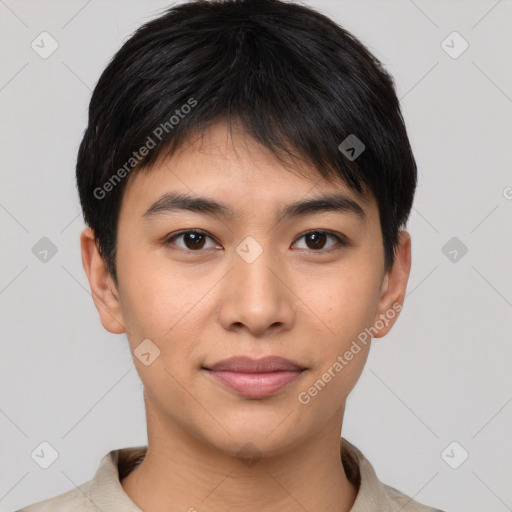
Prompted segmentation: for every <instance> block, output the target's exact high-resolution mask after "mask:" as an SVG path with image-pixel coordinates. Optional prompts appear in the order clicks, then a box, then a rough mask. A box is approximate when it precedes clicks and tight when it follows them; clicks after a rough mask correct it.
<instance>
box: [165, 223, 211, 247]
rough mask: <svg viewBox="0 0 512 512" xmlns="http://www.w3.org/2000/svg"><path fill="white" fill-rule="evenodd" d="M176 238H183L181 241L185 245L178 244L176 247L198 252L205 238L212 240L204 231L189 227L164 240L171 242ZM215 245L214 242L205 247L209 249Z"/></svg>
mask: <svg viewBox="0 0 512 512" xmlns="http://www.w3.org/2000/svg"><path fill="white" fill-rule="evenodd" d="M178 238H183V243H184V244H185V247H182V246H180V245H178V247H180V248H181V249H185V250H187V251H192V252H199V250H200V249H203V248H204V247H205V240H206V239H207V238H209V239H210V240H213V239H212V237H211V236H209V235H207V234H206V233H205V232H204V231H200V230H197V229H189V230H188V231H181V232H180V233H176V234H174V235H172V236H171V237H169V238H167V239H166V241H165V242H166V243H171V242H174V240H177V239H178ZM215 247H216V245H215V244H214V245H213V247H206V248H207V249H210V248H215Z"/></svg>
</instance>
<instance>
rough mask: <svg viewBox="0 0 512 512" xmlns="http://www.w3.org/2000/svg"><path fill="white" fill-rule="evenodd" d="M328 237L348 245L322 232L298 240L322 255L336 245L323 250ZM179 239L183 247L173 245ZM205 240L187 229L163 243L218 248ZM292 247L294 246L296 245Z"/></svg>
mask: <svg viewBox="0 0 512 512" xmlns="http://www.w3.org/2000/svg"><path fill="white" fill-rule="evenodd" d="M329 237H330V238H332V239H334V240H335V241H336V242H338V244H339V245H341V246H346V245H348V243H347V242H346V240H345V239H344V238H343V237H341V236H338V235H335V234H334V233H330V232H329V231H324V230H315V231H308V232H307V233H304V234H303V235H301V236H300V237H299V240H300V239H301V238H304V239H305V240H306V247H305V249H307V250H308V249H309V250H310V251H313V252H317V253H323V252H330V251H331V250H332V247H333V246H335V245H336V244H333V246H331V247H329V248H327V249H325V248H324V246H325V242H326V240H327V239H328V238H329ZM179 238H183V244H184V246H181V245H179V244H176V243H175V241H176V240H178V239H179ZM207 239H210V240H212V241H213V238H212V237H211V236H210V235H208V234H207V233H206V232H204V231H201V230H198V229H189V230H187V231H180V232H178V233H175V234H173V235H172V236H170V237H168V238H167V239H166V240H165V243H166V244H173V245H176V246H177V247H179V248H180V249H184V250H186V251H189V252H201V249H215V248H216V247H218V246H217V245H216V244H215V243H213V245H211V246H210V247H208V246H207V243H206V240H207ZM294 245H296V243H295V244H294ZM299 249H304V247H299Z"/></svg>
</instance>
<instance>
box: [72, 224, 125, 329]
mask: <svg viewBox="0 0 512 512" xmlns="http://www.w3.org/2000/svg"><path fill="white" fill-rule="evenodd" d="M80 247H81V252H82V265H83V267H84V270H85V273H86V275H87V279H88V281H89V286H90V288H91V294H92V298H93V301H94V305H95V306H96V309H97V310H98V313H99V315H100V321H101V324H102V325H103V327H104V328H105V329H106V330H107V331H109V332H111V333H114V334H122V333H124V332H126V329H125V326H124V322H123V318H122V313H121V305H120V302H119V294H118V292H117V290H116V288H115V285H114V283H113V281H112V278H111V276H110V274H109V272H108V270H107V268H106V265H105V262H104V260H103V258H102V257H101V255H100V253H99V250H98V247H97V245H96V239H95V236H94V231H93V230H92V229H91V228H89V227H87V228H85V229H84V230H83V231H82V233H81V235H80Z"/></svg>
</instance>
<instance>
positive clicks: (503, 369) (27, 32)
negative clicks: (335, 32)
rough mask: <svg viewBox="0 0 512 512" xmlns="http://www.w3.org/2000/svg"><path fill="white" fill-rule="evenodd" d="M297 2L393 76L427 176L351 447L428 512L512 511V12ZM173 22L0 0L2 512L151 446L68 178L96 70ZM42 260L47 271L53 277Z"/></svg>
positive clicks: (139, 9) (140, 5)
mask: <svg viewBox="0 0 512 512" xmlns="http://www.w3.org/2000/svg"><path fill="white" fill-rule="evenodd" d="M305 3H306V4H307V5H311V6H313V7H316V8H318V9H319V10H320V11H321V12H323V13H325V14H327V15H329V16H331V17H332V18H334V19H335V20H336V21H337V22H338V23H340V24H341V25H342V26H343V27H345V28H346V29H348V30H349V31H351V32H352V33H353V34H355V35H356V36H357V37H359V38H360V39H361V40H362V42H363V43H365V44H366V45H367V46H368V47H369V49H370V50H371V51H372V52H373V53H374V54H375V55H376V56H377V57H378V58H379V59H380V60H381V61H382V62H383V64H384V65H385V67H386V68H387V69H388V70H389V71H390V72H391V74H392V75H393V77H394V79H395V82H396V87H397V92H398V96H399V98H400V99H401V103H402V109H403V114H404V118H405V121H406V124H407V128H408V133H409V137H410V140H411V143H412V147H413V150H414V153H415V157H416V160H417V163H418V167H419V186H418V191H417V195H416V199H415V203H414V209H413V211H412V214H411V218H410V222H409V231H410V233H411V235H412V238H413V262H412V271H411V277H410V280H409V287H408V293H407V297H406V300H405V306H404V309H403V311H402V313H401V315H400V318H399V320H398V322H397V324H396V325H395V327H394V329H393V330H392V331H391V333H390V334H389V335H388V336H386V337H385V338H382V339H378V340H375V342H374V344H373V346H372V350H371V353H370V357H369V360H368V363H367V366H366V368H365V370H364V372H363V375H362V377H361V379H360V381H359V382H358V384H357V386H356V388H355V390H354V392H353V394H352V395H351V396H350V397H349V400H348V406H347V411H346V416H345V423H344V428H343V435H344V436H345V437H346V438H347V439H349V440H350V441H351V442H353V443H354V444H356V445H357V446H358V447H359V448H360V449H361V450H362V451H363V453H364V454H365V455H366V456H367V458H368V459H369V460H370V461H371V463H372V464H373V465H374V467H375V469H376V471H377V474H378V476H379V478H380V479H381V480H382V481H384V482H386V483H388V484H390V485H392V486H394V487H397V488H399V489H400V490H402V491H403V492H405V493H406V494H408V495H410V496H413V497H415V499H417V500H418V501H420V502H424V503H426V504H429V505H431V506H437V507H439V508H442V509H444V510H446V511H447V512H450V511H453V512H463V511H464V512H467V511H474V512H477V511H479V512H502V511H503V512H505V511H507V510H512V487H511V485H510V482H511V481H512V480H511V477H512V471H511V466H512V437H511V435H510V432H511V428H510V427H511V419H512V403H511V401H512V385H511V384H512V372H511V361H512V357H511V356H512V343H511V327H512V325H511V324H512V286H511V282H512V279H511V277H512V265H511V264H510V262H511V261H512V230H511V218H512V173H511V164H512V152H511V142H512V129H511V127H512V122H511V119H512V118H511V113H512V70H511V66H510V63H511V62H512V31H511V30H510V27H511V21H512V5H511V2H510V0H502V1H495V0H493V1H487V0H480V1H467V0H464V1H448V0H445V1H435V2H434V1H426V0H422V1H420V0H415V1H412V0H410V1H409V0H393V1H390V0H387V1H383V0H377V1H369V0H358V1H335V0H324V1H313V0H309V1H307V2H305ZM169 5H170V4H169V3H167V2H164V1H144V2H143V1H127V0H124V1H122V2H121V1H105V0H92V1H85V0H84V1H40V0H39V1H28V0H26V1H20V0H17V1H15V0H0V52H1V61H0V62H1V64H0V108H1V116H2V117H1V126H0V130H1V132H0V141H1V151H0V172H1V179H0V245H1V247H2V251H1V268H0V312H1V352H0V354H1V355H0V397H1V403H0V433H1V435H0V439H1V446H0V450H1V452H0V453H1V457H0V510H1V511H7V512H11V511H13V510H16V509H17V508H20V507H21V506H25V505H27V504H29V503H33V502H36V501H40V500H42V499H45V498H49V497H51V496H54V495H56V494H60V493H62V492H65V491H68V490H70V489H71V488H73V487H74V486H75V485H79V484H81V483H83V482H85V481H87V480H89V479H91V478H92V476H93V475H94V472H95V471H96V469H97V466H98V464H99V461H100V459H101V457H103V455H105V454H106V453H107V452H108V451H110V450H112V449H115V448H121V447H125V446H135V445H140V444H146V442H147V437H146V427H145V416H144V409H143V401H142V385H141V383H140V380H139V378H138V375H137V373H136V371H135V368H134V366H133V362H132V359H131V354H130V351H129V349H128V344H127V340H126V337H125V335H113V334H110V333H108V332H106V331H105V330H104V329H103V328H102V326H101V324H100V322H99V318H98V315H97V312H96V309H95V307H94V305H93V302H92V299H91V296H90V292H89V285H88V282H87V279H86V276H85V273H84V271H83V268H82V263H81V257H80V251H79V234H80V232H81V230H82V229H83V227H84V224H83V221H82V218H81V213H80V209H79V203H78V195H77V191H76V188H75V181H74V180H75V177H74V165H75V158H76V152H77V149H78V145H79V143H80V140H81V137H82V134H83V131H84V129H85V127H86V116H87V107H88V102H89V99H90V95H91V91H92V89H93V88H94V85H95V84H96V81H97V80H98V78H99V76H100V74H101V72H102V70H103V69H104V67H105V66H106V64H107V63H108V61H109V60H110V58H111V57H112V56H113V54H114V53H115V52H116V51H117V50H118V49H119V48H120V47H121V45H122V43H123V42H124V41H125V40H126V39H127V37H128V36H129V35H130V34H131V33H132V32H133V31H134V30H135V29H136V28H137V27H138V26H140V25H141V24H142V23H144V22H146V21H148V20H149V19H152V18H154V17H155V16H157V15H158V14H159V13H161V12H162V11H163V10H164V9H165V8H167V7H168V6H169ZM42 32H48V34H49V35H50V36H51V38H52V39H53V40H55V41H56V42H57V44H58V48H57V49H56V50H55V51H54V52H53V53H52V55H50V56H49V57H47V58H42V57H41V56H40V54H39V53H37V52H36V51H35V50H34V49H33V47H32V46H31V45H32V42H33V41H34V40H36V41H37V40H38V39H37V38H38V37H42V36H40V34H41V33H42ZM453 32H457V34H453ZM44 37H46V38H48V36H44ZM46 41H48V42H51V40H50V39H46ZM443 41H444V42H443ZM53 44H55V43H53ZM466 45H467V48H466ZM46 48H47V49H48V48H51V47H50V45H49V44H47V45H46ZM44 237H46V238H47V239H49V240H50V241H51V244H49V242H48V240H43V241H41V239H42V238H44ZM37 244H47V245H46V246H45V247H48V246H49V247H53V253H55V254H53V253H52V250H51V249H50V252H49V256H48V259H47V261H46V262H44V261H41V260H40V258H39V257H37V248H38V247H40V246H38V245H37ZM447 244H448V245H447ZM34 247H35V249H34ZM55 251H56V252H55ZM42 442H48V443H50V444H51V445H52V446H53V447H54V448H55V450H56V451H57V452H58V459H57V460H56V461H55V462H54V464H52V465H51V466H50V467H49V468H48V469H42V468H41V467H40V466H39V465H37V464H36V463H35V462H34V460H33V459H32V457H31V453H33V451H34V450H35V449H36V448H37V447H38V446H39V445H40V444H41V443H42ZM454 442H455V443H456V444H452V443H454ZM447 447H448V449H447V451H445V449H446V448H447ZM443 453H444V456H443ZM466 453H467V454H468V456H467V459H466V460H465V461H464V462H463V463H460V462H461V460H463V459H464V457H465V456H466ZM447 455H448V457H447ZM446 461H449V462H450V464H451V466H456V465H458V467H457V468H456V469H454V468H453V467H451V466H450V465H449V464H448V463H447V462H446ZM311 512H313V511H311Z"/></svg>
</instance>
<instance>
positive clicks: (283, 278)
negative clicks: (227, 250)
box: [219, 250, 296, 337]
mask: <svg viewBox="0 0 512 512" xmlns="http://www.w3.org/2000/svg"><path fill="white" fill-rule="evenodd" d="M287 281H289V279H287V273H286V271H285V269H284V268H282V265H281V264H280V263H279V262H277V261H276V258H273V257H272V255H271V254H270V252H269V251H266V250H263V252H262V253H261V254H260V255H259V256H258V257H257V258H256V259H255V260H254V261H251V260H250V259H246V258H244V257H242V256H240V255H239V254H238V253H237V254H235V255H234V258H233V266H232V267H231V271H230V272H228V274H227V275H226V276H225V278H224V279H223V280H222V283H221V287H220V288H219V289H220V306H219V321H220V323H221V325H222V326H223V328H224V329H226V330H229V331H233V330H244V329H245V330H247V331H249V332H250V334H251V335H252V336H253V337H261V336H268V335H269V334H274V335H275V334H276V333H277V332H278V331H285V330H289V329H290V328H291V326H292V324H293V322H294V319H295V311H294V302H295V300H296V297H295V295H294V293H293V291H292V289H291V283H290V282H287ZM294 299H295V300H294Z"/></svg>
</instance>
